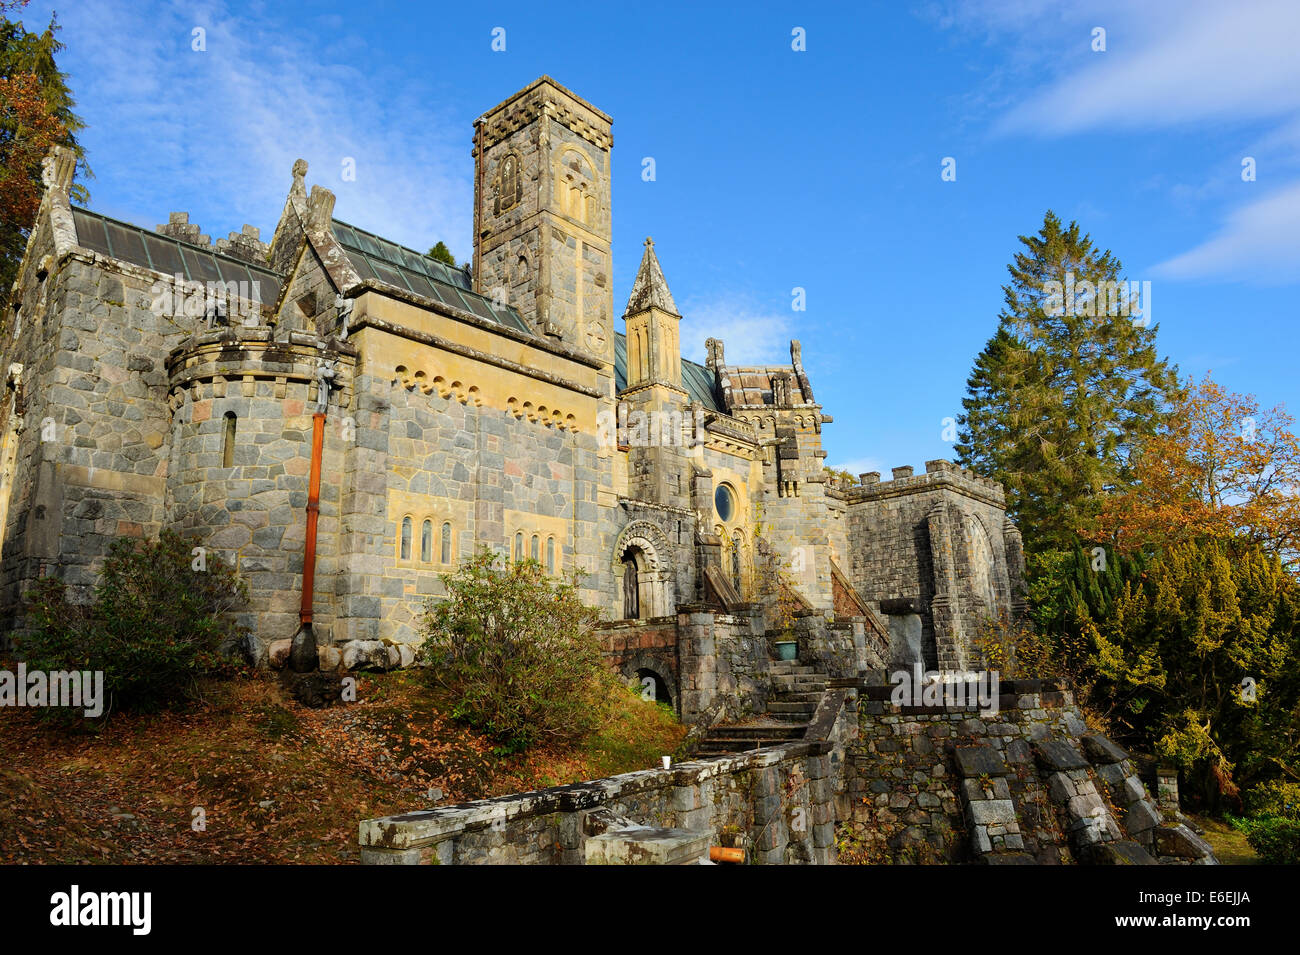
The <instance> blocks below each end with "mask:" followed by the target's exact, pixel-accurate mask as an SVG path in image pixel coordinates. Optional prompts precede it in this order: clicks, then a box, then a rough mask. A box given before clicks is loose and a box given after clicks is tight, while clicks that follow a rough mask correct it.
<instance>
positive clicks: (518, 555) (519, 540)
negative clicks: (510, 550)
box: [515, 531, 524, 560]
mask: <svg viewBox="0 0 1300 955" xmlns="http://www.w3.org/2000/svg"><path fill="white" fill-rule="evenodd" d="M523 559H524V532H523V531H519V532H518V533H517V534H515V560H523Z"/></svg>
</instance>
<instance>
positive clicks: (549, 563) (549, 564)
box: [546, 537, 555, 574]
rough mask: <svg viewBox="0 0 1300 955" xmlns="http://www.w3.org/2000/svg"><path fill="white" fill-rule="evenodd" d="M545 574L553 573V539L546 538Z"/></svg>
mask: <svg viewBox="0 0 1300 955" xmlns="http://www.w3.org/2000/svg"><path fill="white" fill-rule="evenodd" d="M546 572H547V573H548V574H553V573H555V538H554V537H548V538H546Z"/></svg>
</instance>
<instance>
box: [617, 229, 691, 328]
mask: <svg viewBox="0 0 1300 955" xmlns="http://www.w3.org/2000/svg"><path fill="white" fill-rule="evenodd" d="M648 308H657V309H659V310H661V311H664V312H667V313H668V314H669V315H676V316H678V317H679V318H680V317H681V312H679V311H677V303H676V302H674V301H673V293H672V292H670V291H668V282H667V280H666V279H664V271H663V269H661V268H660V267H659V259H658V257H657V256H655V243H654V240H653V239H651V238H649V237H647V238H646V240H645V252H644V253H643V254H642V256H641V267H640V268H639V269H637V273H636V281H634V282H633V283H632V294H631V295H629V296H628V299H627V311H625V312H624V313H623V314H624V315H635V314H637V313H638V312H644V311H645V310H646V309H648Z"/></svg>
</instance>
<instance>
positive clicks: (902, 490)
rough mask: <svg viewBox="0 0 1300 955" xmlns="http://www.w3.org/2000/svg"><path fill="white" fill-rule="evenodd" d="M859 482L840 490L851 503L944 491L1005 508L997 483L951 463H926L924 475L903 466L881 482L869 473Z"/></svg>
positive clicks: (1004, 500)
mask: <svg viewBox="0 0 1300 955" xmlns="http://www.w3.org/2000/svg"><path fill="white" fill-rule="evenodd" d="M859 480H861V482H862V483H861V484H859V485H853V486H850V487H847V488H843V491H844V495H845V497H846V499H847V500H848V502H849V503H850V504H857V503H860V502H863V501H878V500H883V499H885V498H889V497H898V496H901V495H905V494H920V493H924V492H926V491H934V490H943V489H946V490H951V491H955V492H957V493H958V494H962V495H965V496H966V497H971V498H974V499H975V500H977V501H981V502H983V503H985V504H990V505H992V506H994V507H1005V506H1006V492H1005V491H1004V490H1003V488H1002V485H1001V484H1000V483H998V482H997V481H993V480H990V479H989V478H986V477H981V476H980V475H978V474H976V473H975V472H974V471H969V470H967V469H965V468H961V467H958V466H957V465H956V464H954V463H953V462H951V461H944V460H935V461H927V462H925V473H924V474H916V473H915V472H914V470H913V469H912V467H911V466H904V467H897V468H894V469H893V472H892V479H891V480H888V481H882V480H881V479H880V472H879V471H868V472H867V473H865V474H862V475H860V477H859Z"/></svg>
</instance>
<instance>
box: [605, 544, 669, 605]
mask: <svg viewBox="0 0 1300 955" xmlns="http://www.w3.org/2000/svg"><path fill="white" fill-rule="evenodd" d="M613 558H614V559H613V570H614V575H615V577H616V578H617V580H616V583H617V584H618V589H617V590H616V591H615V593H616V594H617V597H616V598H615V599H616V602H615V603H614V607H620V605H621V610H622V614H621V616H622V618H623V619H624V620H649V619H652V618H654V617H664V616H667V615H669V614H671V613H673V612H675V610H676V605H675V601H674V599H673V575H672V571H671V563H670V561H671V559H672V551H671V549H670V547H669V545H668V538H667V536H666V535H665V534H664V532H663V531H662V530H661V529H660V528H659V527H658V526H657V525H655V524H651V523H650V522H649V521H633V522H632V523H630V524H628V525H627V527H625V528H623V531H622V533H621V534H619V535H618V543H617V544H616V545H615V548H614V554H613ZM616 612H617V611H616Z"/></svg>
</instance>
